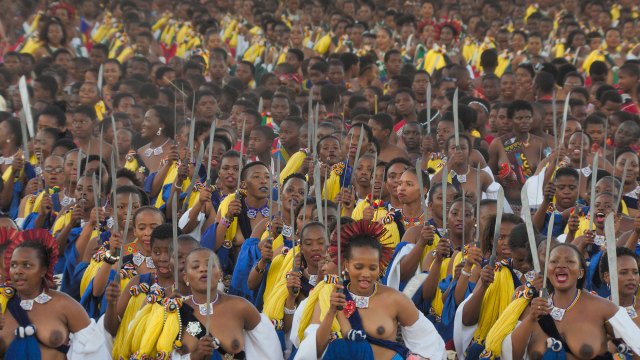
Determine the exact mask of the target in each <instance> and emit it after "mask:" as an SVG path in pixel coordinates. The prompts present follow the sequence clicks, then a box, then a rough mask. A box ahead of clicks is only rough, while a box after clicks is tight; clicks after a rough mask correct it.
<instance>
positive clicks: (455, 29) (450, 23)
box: [435, 19, 462, 40]
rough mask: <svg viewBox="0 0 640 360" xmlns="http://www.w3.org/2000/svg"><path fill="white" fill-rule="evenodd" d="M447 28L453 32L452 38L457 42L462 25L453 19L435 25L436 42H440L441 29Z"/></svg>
mask: <svg viewBox="0 0 640 360" xmlns="http://www.w3.org/2000/svg"><path fill="white" fill-rule="evenodd" d="M444 27H449V28H450V29H451V30H453V33H454V34H453V37H454V38H455V39H456V40H457V39H459V38H460V34H462V24H460V22H459V21H457V20H453V19H444V20H443V21H441V22H439V23H438V24H436V28H435V36H436V40H440V31H442V28H444Z"/></svg>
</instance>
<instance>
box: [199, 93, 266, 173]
mask: <svg viewBox="0 0 640 360" xmlns="http://www.w3.org/2000/svg"><path fill="white" fill-rule="evenodd" d="M260 100H262V98H260ZM215 134H216V122H215V121H213V122H212V123H211V130H210V131H209V163H208V164H207V185H209V186H211V158H212V157H213V137H214V136H215Z"/></svg>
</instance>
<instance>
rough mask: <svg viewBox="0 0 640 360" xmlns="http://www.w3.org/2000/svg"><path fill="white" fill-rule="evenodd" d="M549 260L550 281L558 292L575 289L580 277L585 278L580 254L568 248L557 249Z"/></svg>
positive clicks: (558, 247) (560, 247) (559, 247)
mask: <svg viewBox="0 0 640 360" xmlns="http://www.w3.org/2000/svg"><path fill="white" fill-rule="evenodd" d="M548 260H549V261H548V274H549V275H548V279H549V282H550V283H551V285H553V288H554V289H556V290H569V289H572V288H575V287H576V285H577V282H578V277H581V276H584V269H582V266H581V265H580V258H579V257H578V254H577V253H576V252H575V251H574V250H573V249H572V248H570V247H568V246H557V247H555V248H554V249H553V250H551V254H550V255H549V259H548Z"/></svg>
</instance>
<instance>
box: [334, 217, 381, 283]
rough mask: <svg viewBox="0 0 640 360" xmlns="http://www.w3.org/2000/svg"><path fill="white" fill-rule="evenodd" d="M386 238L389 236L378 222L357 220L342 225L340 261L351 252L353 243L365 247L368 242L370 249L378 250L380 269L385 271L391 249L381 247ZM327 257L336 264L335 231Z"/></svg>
mask: <svg viewBox="0 0 640 360" xmlns="http://www.w3.org/2000/svg"><path fill="white" fill-rule="evenodd" d="M386 236H389V233H388V231H387V229H385V227H384V225H382V224H381V223H379V222H373V221H367V220H359V221H354V222H352V223H349V224H345V225H342V227H341V228H340V251H341V253H342V254H341V256H342V259H344V256H345V254H347V253H348V252H349V251H350V250H351V246H352V244H354V243H358V244H357V245H358V247H359V246H361V245H367V242H369V244H370V246H371V247H372V248H376V249H378V248H379V249H380V268H381V271H383V270H382V269H386V268H387V265H388V264H389V260H390V259H391V254H392V253H393V249H391V248H389V247H386V246H383V245H382V243H383V242H384V239H385V237H386ZM328 250H329V255H330V256H331V260H333V262H334V263H335V264H336V265H337V264H338V233H337V232H336V231H334V232H333V234H332V235H331V241H330V242H329V249H328Z"/></svg>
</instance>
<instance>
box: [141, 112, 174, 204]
mask: <svg viewBox="0 0 640 360" xmlns="http://www.w3.org/2000/svg"><path fill="white" fill-rule="evenodd" d="M172 114H173V111H171V109H169V108H167V107H163V106H158V105H156V106H152V107H151V109H149V111H147V113H146V114H145V115H144V121H143V123H142V131H141V135H142V137H143V138H144V139H146V140H148V141H149V143H148V144H147V145H145V146H143V147H142V148H140V150H138V155H140V157H141V158H142V159H143V161H144V163H145V164H146V165H147V168H148V169H149V172H150V173H155V172H157V174H156V176H155V177H158V178H160V179H164V177H165V176H166V173H167V172H168V171H169V168H168V166H170V165H171V163H172V162H166V163H165V165H164V166H163V165H162V160H163V159H164V158H165V157H167V154H169V156H170V157H171V152H170V150H171V146H172V141H171V137H172V136H174V131H173V123H174V119H173V115H172ZM152 176H153V175H152ZM158 192H159V191H158ZM156 195H157V192H156Z"/></svg>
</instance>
